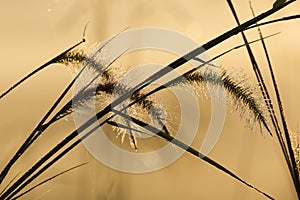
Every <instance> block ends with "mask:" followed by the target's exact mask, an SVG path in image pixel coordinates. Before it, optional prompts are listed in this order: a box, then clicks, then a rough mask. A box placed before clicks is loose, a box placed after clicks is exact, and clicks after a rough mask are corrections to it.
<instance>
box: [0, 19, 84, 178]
mask: <svg viewBox="0 0 300 200" xmlns="http://www.w3.org/2000/svg"><path fill="white" fill-rule="evenodd" d="M87 25H88V24H86V25H85V27H84V30H83V34H82V40H81V41H80V42H78V43H76V44H75V45H73V46H71V47H70V48H68V49H67V50H65V51H63V52H62V53H60V54H59V55H57V56H55V57H54V58H52V59H51V60H49V61H48V62H46V63H45V64H43V65H41V66H40V67H38V68H37V69H35V70H33V71H32V72H30V73H29V74H27V75H26V76H25V77H24V78H22V79H21V80H19V81H18V82H17V83H15V84H14V85H13V86H11V87H10V88H9V89H8V90H6V91H5V92H3V93H2V94H1V95H0V99H2V98H3V97H5V96H6V95H7V94H8V93H9V92H11V91H12V90H14V89H15V88H16V87H17V86H19V85H20V84H21V83H23V82H24V81H26V80H27V79H29V78H30V77H32V76H33V75H35V74H36V73H38V72H40V71H41V70H43V69H45V68H46V67H47V66H49V65H51V64H54V63H56V61H57V60H59V59H60V58H61V57H63V56H64V55H65V54H66V53H68V52H70V51H71V50H72V49H74V48H76V47H78V46H79V45H81V44H82V43H84V42H85V41H86V39H85V32H86V29H87ZM0 180H1V179H0ZM0 183H1V181H0Z"/></svg>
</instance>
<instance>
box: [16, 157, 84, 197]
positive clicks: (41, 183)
mask: <svg viewBox="0 0 300 200" xmlns="http://www.w3.org/2000/svg"><path fill="white" fill-rule="evenodd" d="M86 164H87V162H86V163H82V164H79V165H76V166H74V167H71V168H69V169H67V170H64V171H62V172H60V173H58V174H56V175H54V176H51V177H49V178H47V179H45V180H43V181H41V182H39V183H38V184H36V185H34V186H33V187H31V188H29V189H28V190H26V191H24V192H22V193H21V194H19V195H17V196H15V197H14V196H12V197H11V198H10V199H11V200H16V199H18V198H20V197H22V196H24V195H25V194H27V193H29V192H31V191H32V190H34V189H36V188H38V187H39V186H42V185H43V184H45V183H48V182H49V181H51V180H52V179H55V178H57V177H59V176H61V175H63V174H65V173H67V172H70V171H73V170H74V169H77V168H79V167H82V166H84V165H86Z"/></svg>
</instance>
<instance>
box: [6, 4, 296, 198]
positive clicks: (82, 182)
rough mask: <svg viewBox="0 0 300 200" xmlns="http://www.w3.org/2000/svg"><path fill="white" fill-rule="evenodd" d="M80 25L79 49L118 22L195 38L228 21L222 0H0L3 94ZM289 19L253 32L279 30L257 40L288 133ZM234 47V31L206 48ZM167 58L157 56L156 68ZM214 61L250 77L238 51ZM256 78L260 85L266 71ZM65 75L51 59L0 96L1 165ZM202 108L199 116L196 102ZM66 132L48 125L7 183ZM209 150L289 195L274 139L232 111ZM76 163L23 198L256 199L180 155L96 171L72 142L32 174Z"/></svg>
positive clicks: (260, 7) (291, 80)
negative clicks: (152, 166)
mask: <svg viewBox="0 0 300 200" xmlns="http://www.w3.org/2000/svg"><path fill="white" fill-rule="evenodd" d="M272 3H273V2H272V1H271V0H263V1H262V0H255V1H254V0H253V1H252V4H253V6H254V10H255V12H256V14H257V15H258V14H260V13H261V12H263V11H265V10H267V9H269V8H271V6H272ZM234 5H235V8H236V10H237V12H238V15H239V17H240V20H241V21H245V20H247V19H250V18H251V17H252V15H251V11H250V9H249V4H248V1H247V0H243V1H234ZM299 13H300V2H296V3H293V4H292V5H290V6H288V7H287V8H285V9H283V10H282V11H280V12H278V13H276V14H275V15H272V16H271V17H270V18H268V19H275V18H278V17H283V16H287V15H292V14H299ZM88 21H89V22H90V23H89V26H88V29H87V40H88V42H87V44H86V46H87V47H89V46H92V45H94V44H95V43H97V42H101V41H103V40H105V39H107V38H108V37H110V36H112V35H114V34H116V33H118V32H120V31H122V30H123V29H125V28H127V27H128V28H129V29H131V28H137V27H153V26H154V27H162V28H168V29H172V30H175V31H178V32H180V33H183V34H185V35H186V36H188V37H190V38H192V39H193V40H195V41H197V42H198V43H199V44H202V43H205V42H207V41H209V40H210V39H213V38H214V37H216V36H218V35H220V34H221V33H223V32H225V31H227V30H229V29H231V28H233V27H234V26H236V23H235V21H234V18H233V16H232V14H231V12H230V9H229V7H228V5H227V4H226V1H216V0H214V1H207V0H197V1H195V0H191V1H183V0H182V1H180V0H172V1H171V0H162V1H144V0H139V1H137V0H135V1H129V0H118V1H117V0H115V1H102V0H99V1H96V0H89V1H83V0H69V1H61V0H46V1H37V0H35V1H34V0H29V1H26V2H25V1H1V2H0V25H1V32H0V36H1V37H0V44H1V46H0V55H1V61H0V63H1V67H0V80H1V84H0V91H4V90H6V89H7V88H8V87H9V86H11V85H12V84H13V83H15V82H16V81H17V80H19V79H20V78H22V77H23V76H24V75H25V74H27V73H29V72H31V71H32V70H33V69H35V68H36V67H37V66H39V65H41V64H43V63H44V62H46V61H47V60H49V59H50V58H52V57H53V56H55V55H57V54H58V53H60V52H62V51H63V50H65V49H67V48H68V47H70V46H71V45H73V44H75V43H76V42H77V41H79V40H80V39H81V36H82V31H83V27H84V26H85V24H86V23H87V22H88ZM299 25H300V21H299V20H298V21H297V20H296V21H290V22H280V23H277V24H273V25H268V26H266V27H263V28H262V31H263V33H264V34H265V35H269V34H273V33H276V32H281V34H279V35H277V36H274V37H272V38H270V39H268V40H267V45H268V49H269V52H270V54H271V59H272V62H273V65H274V70H275V73H276V77H277V80H278V85H279V89H280V92H281V96H282V100H283V105H284V109H285V114H286V117H287V121H288V124H289V128H290V129H291V130H293V131H296V130H297V127H298V124H299V117H298V116H299V113H298V111H299V110H300V104H299V97H300V91H299V85H300V79H299V72H300V70H299V63H300V56H299V46H300V39H299V34H300V29H299V27H300V26H299ZM247 36H248V38H249V40H250V39H251V40H253V39H257V38H258V35H257V32H256V31H255V30H252V31H249V32H247ZM242 43H243V41H242V39H241V36H240V35H237V36H235V37H232V38H230V39H229V40H227V41H226V42H224V43H222V44H220V45H218V46H217V47H215V48H213V49H212V50H210V51H208V53H209V55H211V56H215V55H218V53H221V52H223V51H224V50H227V49H228V48H230V47H233V46H235V45H238V44H242ZM253 49H254V51H255V55H256V56H257V59H258V60H259V63H260V64H261V66H262V68H263V70H262V71H263V72H266V66H267V65H266V61H265V59H264V55H263V51H262V48H261V45H260V43H257V44H254V45H253ZM170 61H171V60H170ZM167 63H168V61H164V63H162V64H167ZM215 63H216V64H218V65H222V66H226V67H227V68H230V69H231V68H232V69H241V68H242V69H244V71H245V72H246V73H247V74H249V77H250V78H251V79H253V80H254V76H253V73H252V71H251V70H250V69H251V65H250V61H249V58H248V56H247V52H246V50H245V49H244V48H243V49H239V50H236V51H234V52H232V53H230V54H228V55H226V56H224V57H222V58H221V59H219V60H217V61H216V62H215ZM264 74H265V77H266V81H267V82H268V83H270V78H269V76H268V74H267V73H264ZM71 78H72V77H71V76H70V72H69V71H68V70H67V69H66V68H65V67H63V66H62V65H52V66H50V67H48V68H47V69H45V70H44V71H43V72H40V73H39V74H38V75H37V76H35V77H34V78H32V79H31V80H29V81H28V82H26V83H25V84H23V85H22V86H21V87H19V88H18V89H16V90H15V91H13V92H12V93H11V94H9V95H8V96H7V97H5V98H3V99H1V102H0V110H1V121H0V131H1V141H0V146H1V156H0V168H1V169H2V168H3V166H4V165H5V164H6V163H7V161H8V160H9V158H10V157H11V156H12V155H13V154H14V153H15V151H16V149H17V148H18V147H19V146H20V145H21V143H22V141H23V140H24V139H25V138H26V136H27V134H29V132H30V131H31V130H32V129H33V128H34V126H35V125H36V124H37V123H38V121H39V120H40V119H41V117H42V116H43V114H45V113H46V111H47V109H48V108H49V107H50V105H51V104H52V103H53V102H54V101H55V99H56V98H57V97H58V95H59V94H60V93H61V91H62V90H63V89H64V88H65V86H66V85H67V84H68V83H69V82H70V80H71ZM273 96H274V95H273ZM203 110H204V111H203V112H206V111H205V108H203ZM201 116H202V118H201V120H204V122H203V123H204V124H205V120H206V121H207V120H209V119H205V117H203V116H205V114H204V115H201ZM201 123H202V121H201ZM206 123H207V122H206ZM203 126H204V129H205V125H203ZM73 128H74V126H73V123H72V121H71V122H67V121H64V120H63V121H61V122H58V123H57V124H55V125H53V127H51V128H50V129H49V131H48V132H47V134H45V135H43V136H41V138H40V139H39V141H37V142H36V143H35V144H34V145H33V146H32V148H30V149H29V150H28V152H26V153H25V155H24V156H23V157H22V158H21V159H20V160H19V162H18V164H16V166H15V167H14V168H13V170H12V171H11V172H12V173H11V174H10V175H9V176H8V177H7V180H10V179H11V178H12V177H14V176H15V175H16V174H18V173H20V174H22V173H23V172H24V170H26V169H27V168H28V167H29V166H31V164H32V163H34V162H36V161H37V160H38V158H39V157H40V156H41V155H43V154H44V153H45V152H47V150H48V149H49V148H50V147H52V146H53V145H54V144H56V143H57V141H58V140H59V139H62V138H64V137H65V136H66V134H67V133H69V132H70V131H72V130H73ZM200 128H202V127H200ZM206 128H207V127H206ZM200 132H201V133H205V131H200ZM200 132H199V136H197V138H196V139H195V141H194V143H193V146H195V147H196V148H197V147H199V146H200V144H201V141H202V139H203V137H204V136H203V135H201V134H200ZM124 145H125V144H124ZM209 156H210V157H211V158H213V159H214V160H216V161H218V162H219V163H221V164H223V165H224V166H226V167H227V168H228V169H230V170H231V171H233V172H235V173H236V174H237V175H239V176H240V177H242V178H243V179H244V180H246V181H247V182H249V183H251V184H253V185H254V186H256V187H258V188H260V189H261V190H263V191H265V192H267V193H268V194H271V195H272V196H273V197H275V198H276V199H296V194H295V191H294V188H293V185H292V181H291V178H290V177H289V172H288V170H287V167H286V164H285V163H284V159H283V156H282V153H281V152H280V149H279V145H278V142H277V141H276V139H272V138H271V137H269V136H262V135H261V134H260V133H259V132H255V133H253V132H251V130H249V129H247V128H244V123H243V121H240V120H239V117H238V114H232V113H231V112H230V109H228V112H227V118H226V122H225V126H224V131H223V133H222V135H221V137H220V139H219V141H218V143H217V145H216V146H215V148H214V149H213V151H212V152H211V153H210V154H209ZM86 161H88V162H89V164H88V165H86V166H84V167H81V168H79V169H76V170H75V171H72V172H70V173H68V174H65V175H63V176H60V177H59V178H57V179H55V180H52V181H50V182H48V183H47V184H46V185H43V186H42V187H40V188H39V189H36V190H34V191H32V192H30V193H29V194H28V195H26V196H24V198H23V199H130V200H134V199H165V200H167V199H265V198H264V197H263V196H262V195H261V194H259V193H257V192H255V191H254V190H252V189H250V188H248V187H246V186H244V185H242V184H241V183H239V182H237V181H235V180H234V179H233V178H231V177H229V176H228V175H225V174H224V173H222V172H220V171H218V170H216V169H215V168H213V167H211V166H210V165H208V164H206V163H204V162H202V161H201V160H198V159H196V158H194V157H192V156H191V155H189V154H185V155H184V156H182V157H181V158H180V159H179V160H177V161H176V162H175V163H174V164H172V165H171V166H169V167H167V168H164V169H162V170H159V171H156V172H152V173H147V174H127V173H122V172H118V171H115V170H112V169H110V168H107V167H105V166H104V165H102V164H101V163H100V162H98V161H96V160H94V159H93V158H92V156H90V155H89V154H88V152H87V151H86V150H85V148H84V147H83V146H82V145H80V146H79V147H77V148H75V149H74V150H73V151H72V152H71V153H70V154H68V155H67V156H66V157H65V158H63V159H62V160H60V161H59V162H58V163H57V164H56V165H55V166H53V167H52V168H51V169H50V170H48V171H47V172H46V173H45V174H44V175H42V177H41V178H40V180H42V179H43V178H46V177H49V176H51V175H54V174H55V173H58V172H60V171H62V170H65V169H66V168H69V167H72V166H74V165H76V164H79V163H82V162H86ZM37 182H38V181H36V182H35V183H37ZM5 184H7V181H6V182H4V184H3V185H5ZM1 188H3V186H1Z"/></svg>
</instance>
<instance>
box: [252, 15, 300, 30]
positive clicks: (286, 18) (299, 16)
mask: <svg viewBox="0 0 300 200" xmlns="http://www.w3.org/2000/svg"><path fill="white" fill-rule="evenodd" d="M294 19H300V15H292V16H288V17H283V18H280V19H274V20H270V21H266V22H262V23H257V24H254V25H252V26H249V27H248V28H246V30H249V29H252V28H256V27H261V26H265V25H268V24H273V23H276V22H281V21H289V20H294Z"/></svg>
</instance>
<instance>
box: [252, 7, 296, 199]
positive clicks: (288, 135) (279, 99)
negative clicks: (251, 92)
mask: <svg viewBox="0 0 300 200" xmlns="http://www.w3.org/2000/svg"><path fill="white" fill-rule="evenodd" d="M249 4H250V8H251V11H252V15H253V17H255V13H254V9H253V7H252V4H251V1H249ZM257 30H258V34H259V37H260V38H261V43H262V46H263V49H264V52H265V56H266V59H267V62H268V66H269V71H270V75H271V78H272V83H273V87H274V90H275V94H276V100H277V105H278V108H279V113H280V117H281V123H282V126H283V131H284V136H285V139H286V144H287V148H288V152H289V155H290V160H291V164H292V171H293V173H294V178H293V181H294V184H295V189H296V191H297V195H298V198H299V199H300V180H299V173H298V168H297V164H296V157H295V154H294V151H293V147H292V144H291V139H290V134H289V131H288V126H287V122H286V120H285V116H284V110H283V106H282V101H281V97H280V92H279V89H278V85H277V81H276V78H275V74H274V72H273V67H272V63H271V59H270V56H269V53H268V49H267V46H266V43H265V41H264V39H263V34H262V31H261V29H260V27H259V26H258V27H257ZM278 140H282V138H278ZM283 142H284V141H283Z"/></svg>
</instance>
